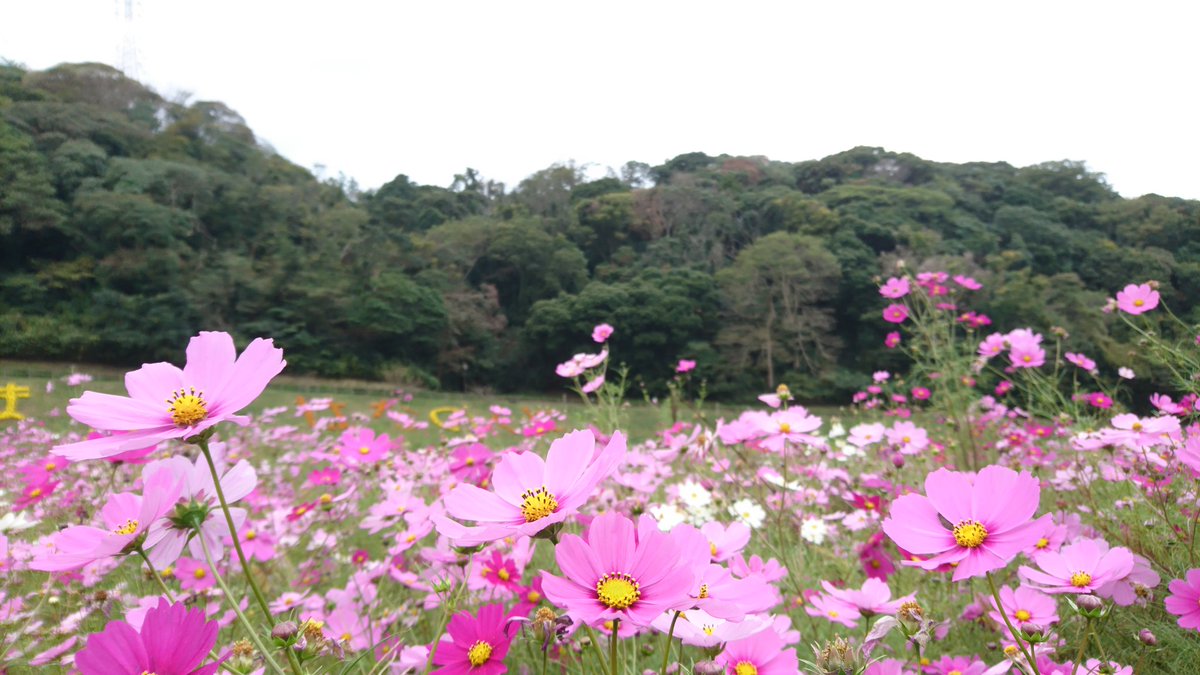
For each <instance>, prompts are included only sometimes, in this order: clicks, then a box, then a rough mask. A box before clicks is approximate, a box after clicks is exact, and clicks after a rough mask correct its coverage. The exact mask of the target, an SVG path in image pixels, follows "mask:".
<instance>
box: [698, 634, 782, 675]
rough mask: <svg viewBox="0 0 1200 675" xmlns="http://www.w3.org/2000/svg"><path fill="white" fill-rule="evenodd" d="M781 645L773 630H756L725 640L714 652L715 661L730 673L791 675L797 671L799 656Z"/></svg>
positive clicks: (733, 674) (739, 674)
mask: <svg viewBox="0 0 1200 675" xmlns="http://www.w3.org/2000/svg"><path fill="white" fill-rule="evenodd" d="M784 647H785V645H784V642H783V638H781V637H779V634H778V633H776V632H775V631H774V630H764V631H759V632H758V633H755V634H754V635H751V636H750V637H748V638H742V639H741V640H734V641H733V642H729V643H727V644H726V645H725V649H724V650H723V651H722V652H721V653H720V654H718V655H717V663H718V664H719V665H722V666H724V667H725V672H726V673H728V674H729V675H735V674H736V675H742V674H743V673H754V675H794V674H795V673H798V672H800V660H799V659H798V658H797V657H796V650H794V649H784Z"/></svg>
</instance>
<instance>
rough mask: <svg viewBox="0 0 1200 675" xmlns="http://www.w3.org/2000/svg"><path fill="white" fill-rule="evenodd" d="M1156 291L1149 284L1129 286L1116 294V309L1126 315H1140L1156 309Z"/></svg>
mask: <svg viewBox="0 0 1200 675" xmlns="http://www.w3.org/2000/svg"><path fill="white" fill-rule="evenodd" d="M1158 297H1159V296H1158V291H1156V290H1154V289H1153V288H1151V287H1150V284H1129V285H1128V286H1126V287H1125V289H1124V290H1122V291H1118V292H1117V309H1119V310H1121V311H1122V312H1125V313H1126V314H1142V313H1144V312H1149V311H1150V310H1152V309H1154V308H1155V307H1158Z"/></svg>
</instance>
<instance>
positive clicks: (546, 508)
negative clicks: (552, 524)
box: [521, 487, 558, 523]
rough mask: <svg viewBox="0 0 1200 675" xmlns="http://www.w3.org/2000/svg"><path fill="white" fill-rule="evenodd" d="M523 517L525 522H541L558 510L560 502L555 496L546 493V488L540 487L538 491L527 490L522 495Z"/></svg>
mask: <svg viewBox="0 0 1200 675" xmlns="http://www.w3.org/2000/svg"><path fill="white" fill-rule="evenodd" d="M521 499H522V500H523V501H522V502H521V515H523V516H525V522H527V523H532V522H533V521H535V520H541V519H542V518H545V517H546V516H548V515H550V514H551V513H554V512H555V511H556V510H558V500H557V499H555V498H554V495H552V494H550V493H549V492H547V491H546V488H545V487H540V488H538V489H536V490H526V491H525V493H524V494H522V495H521Z"/></svg>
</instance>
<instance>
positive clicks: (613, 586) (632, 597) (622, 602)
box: [596, 574, 642, 610]
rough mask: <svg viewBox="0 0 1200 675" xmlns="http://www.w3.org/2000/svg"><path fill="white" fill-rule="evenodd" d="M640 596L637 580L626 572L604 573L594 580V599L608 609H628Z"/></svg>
mask: <svg viewBox="0 0 1200 675" xmlns="http://www.w3.org/2000/svg"><path fill="white" fill-rule="evenodd" d="M641 597H642V592H641V590H640V589H639V587H638V582H637V581H635V580H634V578H633V577H631V576H629V575H628V574H605V575H604V576H602V577H600V580H599V581H597V582H596V599H598V600H599V601H600V603H601V604H603V605H604V606H605V607H608V608H609V609H617V610H620V609H629V608H630V607H632V606H633V603H635V602H637V601H638V600H639V599H640V598H641Z"/></svg>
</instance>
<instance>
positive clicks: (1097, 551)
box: [1019, 539, 1133, 594]
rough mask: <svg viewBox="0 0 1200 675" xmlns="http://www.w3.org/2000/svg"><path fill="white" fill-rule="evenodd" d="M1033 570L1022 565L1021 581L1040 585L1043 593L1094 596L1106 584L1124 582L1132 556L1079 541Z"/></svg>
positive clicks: (1041, 560)
mask: <svg viewBox="0 0 1200 675" xmlns="http://www.w3.org/2000/svg"><path fill="white" fill-rule="evenodd" d="M1037 566H1038V567H1040V568H1041V569H1040V570H1035V569H1033V568H1032V567H1029V566H1027V565H1022V566H1021V569H1020V570H1019V574H1020V575H1021V578H1022V579H1024V580H1026V581H1029V582H1031V583H1034V584H1039V587H1038V590H1040V591H1042V592H1043V593H1051V594H1060V593H1093V592H1095V591H1096V589H1098V588H1100V587H1101V586H1104V585H1105V584H1107V583H1109V582H1111V581H1116V580H1118V579H1123V578H1125V577H1126V576H1127V575H1128V574H1129V573H1130V572H1131V571H1132V570H1133V553H1131V552H1130V551H1129V549H1127V548H1124V547H1120V546H1118V547H1116V548H1113V549H1109V550H1107V551H1106V550H1105V547H1104V546H1102V545H1101V544H1100V543H1099V542H1096V541H1095V540H1092V539H1080V540H1079V541H1076V542H1074V543H1072V544H1069V545H1067V546H1064V547H1062V548H1061V549H1060V550H1059V551H1058V552H1057V553H1052V552H1049V551H1047V552H1045V553H1042V554H1041V555H1039V556H1038V557H1037Z"/></svg>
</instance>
